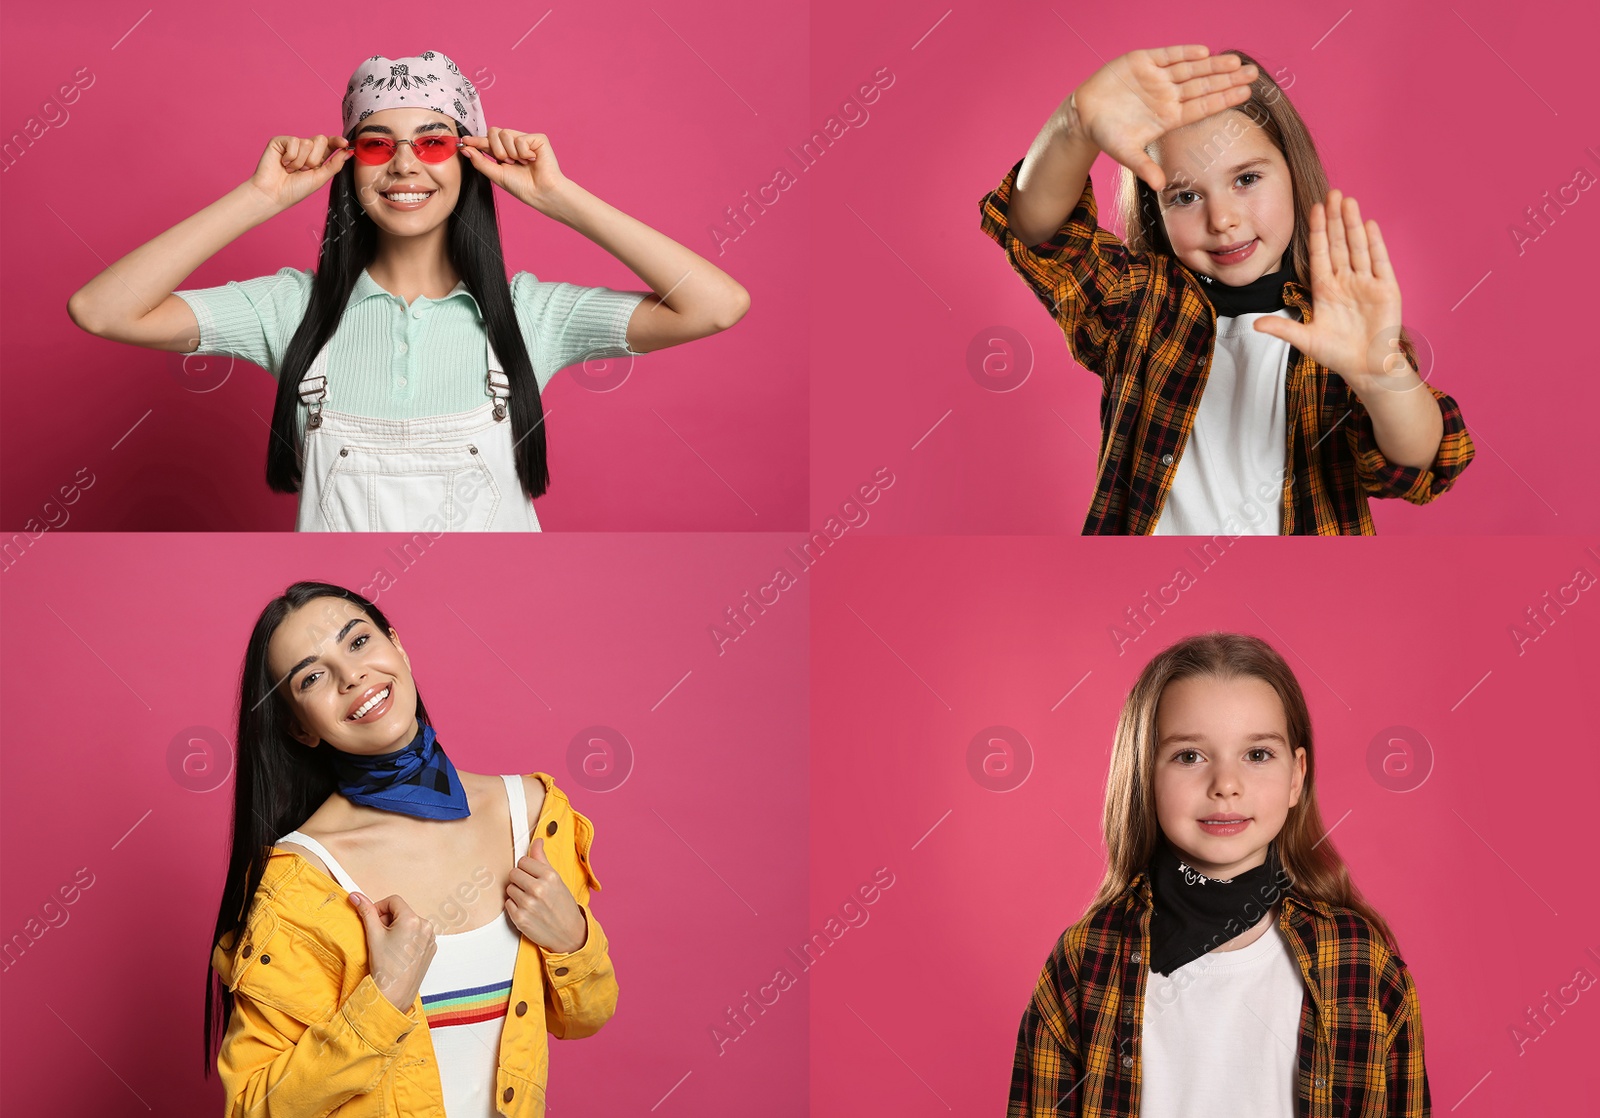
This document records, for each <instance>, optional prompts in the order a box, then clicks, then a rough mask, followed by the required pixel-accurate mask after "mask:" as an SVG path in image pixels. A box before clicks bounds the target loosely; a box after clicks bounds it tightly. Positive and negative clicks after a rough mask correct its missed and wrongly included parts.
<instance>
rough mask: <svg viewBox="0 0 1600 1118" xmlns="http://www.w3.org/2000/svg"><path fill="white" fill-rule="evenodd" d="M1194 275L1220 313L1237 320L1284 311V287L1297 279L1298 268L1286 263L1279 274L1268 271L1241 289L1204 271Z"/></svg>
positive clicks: (1279, 270) (1278, 271)
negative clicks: (1240, 317)
mask: <svg viewBox="0 0 1600 1118" xmlns="http://www.w3.org/2000/svg"><path fill="white" fill-rule="evenodd" d="M1194 275H1195V278H1196V279H1198V280H1199V281H1200V290H1202V291H1204V292H1205V293H1206V298H1207V299H1210V300H1211V305H1212V306H1213V307H1215V308H1216V310H1217V314H1218V315H1229V316H1232V317H1234V318H1237V317H1238V316H1239V315H1241V314H1258V313H1271V312H1272V311H1281V310H1282V309H1283V308H1284V306H1285V305H1286V304H1285V303H1284V300H1283V285H1284V284H1285V283H1287V282H1288V281H1289V280H1292V279H1294V268H1293V267H1292V266H1291V265H1289V264H1284V265H1283V266H1282V267H1281V268H1279V269H1278V270H1277V271H1276V272H1268V273H1267V274H1266V275H1264V276H1261V277H1260V278H1259V279H1253V280H1251V281H1250V282H1249V283H1246V284H1242V285H1240V286H1238V287H1234V286H1232V285H1231V284H1226V283H1223V282H1222V281H1221V280H1219V279H1217V278H1215V277H1214V276H1208V275H1206V274H1205V273H1204V272H1195V274H1194Z"/></svg>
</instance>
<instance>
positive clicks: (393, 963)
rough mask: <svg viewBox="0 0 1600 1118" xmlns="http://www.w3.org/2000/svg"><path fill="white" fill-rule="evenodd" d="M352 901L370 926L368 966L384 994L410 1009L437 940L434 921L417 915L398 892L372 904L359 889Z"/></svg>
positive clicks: (404, 1008)
mask: <svg viewBox="0 0 1600 1118" xmlns="http://www.w3.org/2000/svg"><path fill="white" fill-rule="evenodd" d="M350 903H351V904H353V905H355V907H356V911H357V912H359V913H360V914H361V922H362V923H363V924H365V925H366V929H367V969H368V970H369V971H371V972H372V980H373V981H374V982H376V983H377V984H378V989H379V990H380V991H381V992H382V993H383V996H384V997H386V998H388V999H389V1000H390V1001H391V1002H393V1003H394V1005H395V1007H396V1008H398V1009H399V1010H401V1011H402V1012H410V1010H411V1007H412V1005H414V1004H415V1003H416V1000H417V993H418V991H420V990H421V989H422V978H423V976H424V975H426V974H427V973H428V964H429V963H430V962H432V961H433V956H434V952H436V951H437V950H438V944H437V943H436V942H435V940H434V931H433V924H432V923H430V922H429V921H427V920H425V919H423V918H422V917H421V916H418V915H417V914H416V912H414V911H413V910H412V908H411V906H410V905H408V904H406V902H405V901H403V900H401V899H400V897H399V895H398V894H391V895H390V896H387V897H385V898H383V900H381V901H379V902H378V903H377V904H373V903H372V902H371V901H370V900H368V899H367V898H366V897H364V896H362V895H361V894H360V893H351V894H350Z"/></svg>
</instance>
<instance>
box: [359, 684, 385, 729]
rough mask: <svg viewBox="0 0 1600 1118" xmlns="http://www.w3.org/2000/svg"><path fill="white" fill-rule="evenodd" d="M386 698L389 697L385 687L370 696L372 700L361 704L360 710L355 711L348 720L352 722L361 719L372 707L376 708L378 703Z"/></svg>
mask: <svg viewBox="0 0 1600 1118" xmlns="http://www.w3.org/2000/svg"><path fill="white" fill-rule="evenodd" d="M388 697H389V689H388V688H387V687H385V688H384V689H383V690H382V691H379V692H378V693H377V694H376V695H374V696H372V698H370V699H368V700H367V701H366V702H364V703H362V704H361V707H360V709H359V710H357V711H356V712H355V713H354V714H352V715H351V716H350V720H351V721H352V722H353V721H355V720H356V719H357V718H360V717H362V716H363V715H365V714H366V713H367V712H368V711H369V710H371V709H372V708H373V707H375V706H377V705H378V704H379V703H381V702H383V700H385V699H387V698H388Z"/></svg>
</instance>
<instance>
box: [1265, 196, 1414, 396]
mask: <svg viewBox="0 0 1600 1118" xmlns="http://www.w3.org/2000/svg"><path fill="white" fill-rule="evenodd" d="M1330 215H1332V221H1331V222H1330V221H1329V216H1330ZM1310 226H1311V230H1310V232H1311V242H1310V250H1311V251H1310V256H1311V320H1310V321H1309V322H1292V321H1290V320H1288V319H1283V318H1274V317H1272V316H1270V315H1266V316H1263V317H1261V318H1259V319H1257V320H1256V324H1255V328H1256V329H1257V330H1259V331H1261V332H1262V333H1263V334H1271V335H1272V336H1273V337H1275V338H1282V339H1284V340H1285V341H1287V342H1288V343H1289V344H1290V345H1292V346H1294V347H1295V348H1296V349H1298V350H1299V351H1300V352H1301V353H1304V354H1305V355H1306V356H1307V357H1310V358H1311V359H1312V360H1313V361H1315V362H1317V363H1318V364H1319V365H1322V366H1324V367H1326V368H1328V369H1332V370H1333V371H1334V372H1336V373H1338V374H1339V375H1340V376H1342V377H1344V378H1345V379H1346V380H1357V381H1359V380H1361V379H1363V378H1370V377H1383V376H1401V377H1404V376H1406V375H1407V374H1409V373H1411V372H1412V371H1413V370H1412V369H1411V366H1410V364H1409V363H1408V362H1406V361H1405V360H1404V359H1403V358H1402V359H1397V358H1396V354H1397V352H1398V350H1397V348H1396V344H1397V342H1398V339H1399V334H1400V285H1399V283H1398V282H1396V280H1395V277H1394V268H1393V267H1391V266H1390V264H1389V251H1388V249H1387V248H1386V247H1385V246H1384V243H1383V234H1382V233H1380V232H1379V231H1378V223H1377V222H1376V221H1368V222H1367V223H1366V224H1365V225H1363V224H1362V221H1361V210H1360V207H1359V206H1357V205H1356V200H1355V199H1354V198H1341V197H1340V194H1339V191H1337V190H1330V191H1329V192H1328V201H1327V205H1326V206H1324V205H1323V203H1321V202H1318V203H1317V204H1316V205H1314V206H1312V207H1311V219H1310Z"/></svg>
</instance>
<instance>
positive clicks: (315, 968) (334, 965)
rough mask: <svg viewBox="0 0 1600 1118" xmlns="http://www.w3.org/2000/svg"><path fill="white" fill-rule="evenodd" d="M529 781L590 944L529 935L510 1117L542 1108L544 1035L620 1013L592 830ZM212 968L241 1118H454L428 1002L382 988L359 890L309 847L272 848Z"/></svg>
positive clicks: (228, 1075)
mask: <svg viewBox="0 0 1600 1118" xmlns="http://www.w3.org/2000/svg"><path fill="white" fill-rule="evenodd" d="M532 775H533V776H534V777H535V778H537V779H538V780H539V782H540V783H541V784H543V785H544V788H545V796H544V804H543V806H542V807H541V809H540V811H539V818H538V819H537V821H535V823H534V825H533V827H532V830H531V833H530V836H529V849H530V851H531V849H532V840H533V839H534V838H539V837H543V838H544V840H545V846H544V851H545V857H546V858H548V859H549V861H550V864H551V865H552V866H554V867H555V869H556V872H557V873H559V874H560V875H561V879H562V881H564V882H566V885H567V888H568V889H570V890H571V891H572V895H573V897H574V899H576V900H577V902H578V904H579V906H580V907H581V908H582V909H583V917H584V923H585V924H586V925H587V927H588V934H589V938H588V940H587V942H585V943H584V945H583V946H582V947H580V948H579V949H578V950H576V951H571V952H565V953H557V952H550V951H546V950H544V948H542V947H539V946H538V945H537V944H535V943H533V942H532V941H531V940H529V939H528V938H527V937H526V936H524V937H522V942H521V944H520V945H519V947H518V949H517V959H516V966H515V969H514V970H513V972H512V978H511V1003H510V1007H509V1009H508V1011H507V1013H506V1017H505V1024H504V1026H503V1028H502V1031H501V1036H500V1052H499V1061H498V1067H497V1069H496V1072H495V1105H496V1107H497V1108H498V1110H499V1112H500V1113H501V1114H504V1115H507V1116H508V1118H542V1116H543V1114H544V1112H545V1101H544V1099H545V1090H544V1088H545V1077H546V1074H547V1073H548V1071H549V1067H550V1052H549V1045H548V1038H547V1036H546V1034H547V1033H548V1034H552V1035H554V1036H556V1037H558V1038H562V1039H575V1038H577V1037H585V1036H590V1035H592V1034H593V1033H594V1032H596V1031H597V1030H598V1029H599V1028H600V1026H602V1025H604V1024H605V1023H606V1021H608V1020H609V1019H610V1018H611V1015H612V1013H613V1012H615V1010H616V1007H617V980H616V975H615V973H614V972H613V970H612V967H611V957H610V955H609V954H608V951H607V947H608V945H607V942H606V936H605V932H603V931H602V930H601V928H600V925H599V923H597V922H596V920H595V918H594V913H592V912H591V911H590V910H589V903H588V902H589V891H590V890H591V889H599V888H600V882H599V880H598V879H597V878H596V877H595V875H594V871H593V870H591V869H590V868H589V846H590V844H591V842H592V841H593V839H594V825H593V824H592V823H590V822H589V820H588V819H587V818H586V817H585V816H584V815H582V814H581V813H579V812H578V811H576V810H574V809H573V807H572V804H571V803H570V802H569V801H568V800H567V797H566V794H565V793H564V792H562V791H561V790H560V789H559V788H557V787H556V785H555V781H554V779H553V778H552V777H551V776H550V774H549V773H542V772H540V773H533V774H532ZM211 966H212V968H213V969H214V970H215V971H216V972H217V973H218V974H219V975H220V976H221V977H222V981H223V982H224V983H225V984H226V985H227V987H228V989H230V990H232V991H233V995H234V999H235V1000H234V1009H233V1016H232V1017H231V1019H230V1020H229V1021H228V1023H227V1030H226V1032H225V1033H224V1035H223V1039H222V1048H221V1051H220V1052H219V1053H218V1054H217V1070H218V1072H219V1073H220V1077H221V1080H222V1084H223V1087H224V1088H225V1090H226V1092H227V1098H228V1102H227V1110H226V1114H227V1115H229V1116H230V1118H240V1116H242V1115H249V1116H250V1118H322V1116H324V1115H338V1116H339V1118H368V1116H377V1115H395V1114H404V1115H408V1116H417V1118H421V1116H423V1115H435V1116H437V1118H444V1099H443V1096H442V1094H441V1089H440V1085H439V1069H438V1063H437V1059H436V1057H435V1055H434V1051H433V1044H432V1042H431V1040H430V1039H429V1035H428V1022H427V1017H426V1015H425V1014H424V1012H423V1009H422V998H421V996H420V995H419V996H418V997H417V999H416V1001H415V1002H414V1003H413V1004H412V1006H411V1008H410V1009H409V1010H406V1011H405V1012H402V1011H401V1010H399V1009H398V1008H396V1007H395V1005H394V1004H393V1003H392V1002H390V1001H389V999H388V998H386V997H384V996H383V994H381V993H379V991H378V987H377V985H376V984H375V982H374V981H373V978H372V975H371V974H370V972H369V971H368V969H367V936H366V929H365V927H364V925H363V924H362V922H361V917H360V915H359V914H358V913H357V912H356V910H355V908H354V907H353V906H352V905H351V904H350V902H349V900H348V894H347V893H346V892H345V890H344V889H343V888H342V887H341V886H340V885H339V883H338V882H336V881H334V880H333V879H332V878H331V877H328V876H327V875H325V874H324V873H322V871H320V870H318V869H316V868H315V867H313V866H312V865H311V863H310V862H308V861H306V859H304V858H303V857H301V856H300V855H299V854H296V853H292V852H290V851H288V850H284V849H282V848H274V850H273V852H272V855H271V857H270V858H269V859H268V861H267V868H266V872H265V874H264V876H263V878H262V881H261V886H260V888H259V889H258V890H257V891H256V896H255V901H254V903H253V904H252V906H251V910H250V917H249V921H248V923H247V925H246V927H245V930H244V934H243V936H242V937H240V938H239V940H238V942H237V943H235V942H234V937H233V936H232V935H231V934H230V935H227V936H224V937H223V939H222V941H221V942H219V943H218V944H217V945H216V947H215V948H214V949H213V951H212V955H211Z"/></svg>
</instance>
